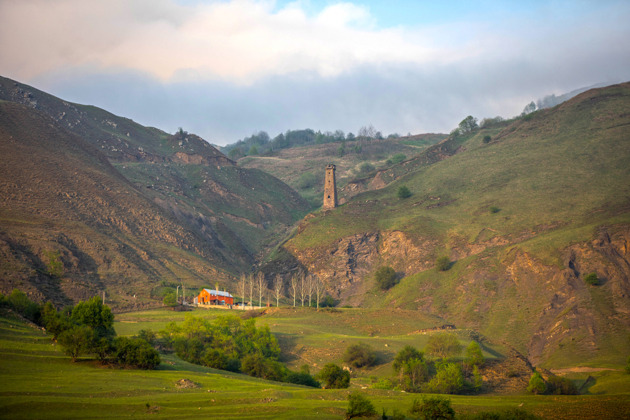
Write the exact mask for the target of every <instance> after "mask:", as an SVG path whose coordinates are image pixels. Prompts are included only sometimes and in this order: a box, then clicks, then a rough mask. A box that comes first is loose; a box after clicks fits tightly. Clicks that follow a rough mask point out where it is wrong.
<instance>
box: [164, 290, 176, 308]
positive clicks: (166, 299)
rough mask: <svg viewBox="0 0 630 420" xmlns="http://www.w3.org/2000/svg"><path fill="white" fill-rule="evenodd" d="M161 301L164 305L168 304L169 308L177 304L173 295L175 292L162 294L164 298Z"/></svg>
mask: <svg viewBox="0 0 630 420" xmlns="http://www.w3.org/2000/svg"><path fill="white" fill-rule="evenodd" d="M162 303H163V304H164V306H168V307H171V308H172V307H175V306H177V296H176V295H175V292H173V291H169V292H167V293H166V294H165V295H164V299H162Z"/></svg>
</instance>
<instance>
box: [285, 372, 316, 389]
mask: <svg viewBox="0 0 630 420" xmlns="http://www.w3.org/2000/svg"><path fill="white" fill-rule="evenodd" d="M285 382H288V383H290V384H297V385H305V386H311V387H313V388H319V387H320V386H321V385H320V383H319V382H318V381H317V379H315V378H314V377H313V376H311V374H310V373H308V372H289V373H288V374H287V376H286V378H285Z"/></svg>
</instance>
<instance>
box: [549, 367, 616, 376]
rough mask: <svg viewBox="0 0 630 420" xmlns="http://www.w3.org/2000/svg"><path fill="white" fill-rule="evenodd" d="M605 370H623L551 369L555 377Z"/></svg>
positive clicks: (589, 368)
mask: <svg viewBox="0 0 630 420" xmlns="http://www.w3.org/2000/svg"><path fill="white" fill-rule="evenodd" d="M604 370H614V371H620V370H621V369H613V368H593V367H587V366H577V367H570V368H564V369H550V371H551V373H553V374H554V375H566V374H567V373H591V372H601V371H604Z"/></svg>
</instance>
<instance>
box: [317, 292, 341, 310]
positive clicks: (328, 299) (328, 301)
mask: <svg viewBox="0 0 630 420" xmlns="http://www.w3.org/2000/svg"><path fill="white" fill-rule="evenodd" d="M336 305H337V302H335V299H334V298H333V297H332V296H330V295H326V296H325V297H324V299H322V300H321V301H320V302H319V307H320V308H334V307H335V306H336Z"/></svg>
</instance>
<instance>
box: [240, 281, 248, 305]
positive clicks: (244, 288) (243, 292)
mask: <svg viewBox="0 0 630 420" xmlns="http://www.w3.org/2000/svg"><path fill="white" fill-rule="evenodd" d="M246 286H247V276H246V275H245V274H241V281H240V283H239V285H238V290H239V292H240V293H241V299H242V302H243V304H244V303H245V290H246V288H247V287H246ZM243 307H244V305H243Z"/></svg>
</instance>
